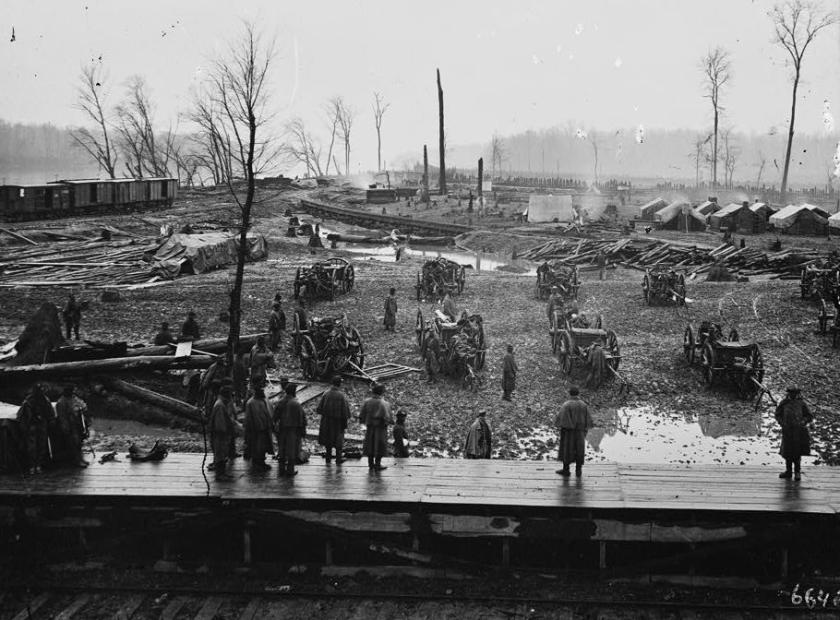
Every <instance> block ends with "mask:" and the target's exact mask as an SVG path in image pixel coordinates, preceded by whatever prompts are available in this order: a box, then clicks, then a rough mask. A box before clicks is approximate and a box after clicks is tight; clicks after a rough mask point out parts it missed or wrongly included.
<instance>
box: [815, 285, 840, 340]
mask: <svg viewBox="0 0 840 620" xmlns="http://www.w3.org/2000/svg"><path fill="white" fill-rule="evenodd" d="M831 304H832V306H833V307H834V311H833V312H832V311H830V310H829V306H828V304H827V303H826V301H825V299H823V298H822V297H820V298H819V310H818V314H817V326H818V330H817V331H818V332H819V333H820V334H822V335H825V334H831V346H832V347H835V348H836V347H837V345H838V344H840V293H838V294H837V295H836V296H835V297H834V298H833V299H832V300H831Z"/></svg>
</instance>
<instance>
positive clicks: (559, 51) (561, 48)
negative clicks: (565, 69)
mask: <svg viewBox="0 0 840 620" xmlns="http://www.w3.org/2000/svg"><path fill="white" fill-rule="evenodd" d="M562 52H563V46H562V45H560V44H559V43H558V44H557V53H558V54H561V53H562Z"/></svg>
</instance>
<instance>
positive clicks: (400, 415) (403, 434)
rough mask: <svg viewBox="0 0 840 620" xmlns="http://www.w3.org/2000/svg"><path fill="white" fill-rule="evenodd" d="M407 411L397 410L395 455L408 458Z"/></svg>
mask: <svg viewBox="0 0 840 620" xmlns="http://www.w3.org/2000/svg"><path fill="white" fill-rule="evenodd" d="M405 417H406V413H405V411H403V410H402V409H400V410H399V411H397V423H396V424H394V456H395V457H396V458H401V459H404V458H408V456H409V452H408V432H407V431H406V430H405Z"/></svg>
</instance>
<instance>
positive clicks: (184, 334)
mask: <svg viewBox="0 0 840 620" xmlns="http://www.w3.org/2000/svg"><path fill="white" fill-rule="evenodd" d="M199 338H201V330H200V329H199V327H198V321H196V320H195V312H193V311H192V310H190V311H189V312H188V313H187V320H186V321H184V324H183V325H181V335H180V336H179V337H178V340H179V341H187V340H198V339H199Z"/></svg>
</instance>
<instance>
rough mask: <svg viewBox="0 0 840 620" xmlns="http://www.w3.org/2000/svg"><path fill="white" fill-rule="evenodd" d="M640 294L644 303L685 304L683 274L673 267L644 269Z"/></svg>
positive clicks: (650, 304)
mask: <svg viewBox="0 0 840 620" xmlns="http://www.w3.org/2000/svg"><path fill="white" fill-rule="evenodd" d="M642 294H643V295H644V297H645V303H646V304H647V305H649V306H652V305H653V304H654V302H658V303H670V302H673V303H675V304H676V305H678V306H684V305H685V274H682V273H680V274H678V273H676V272H675V271H674V270H673V269H664V268H661V267H660V268H653V269H647V270H646V271H645V276H644V278H642Z"/></svg>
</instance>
